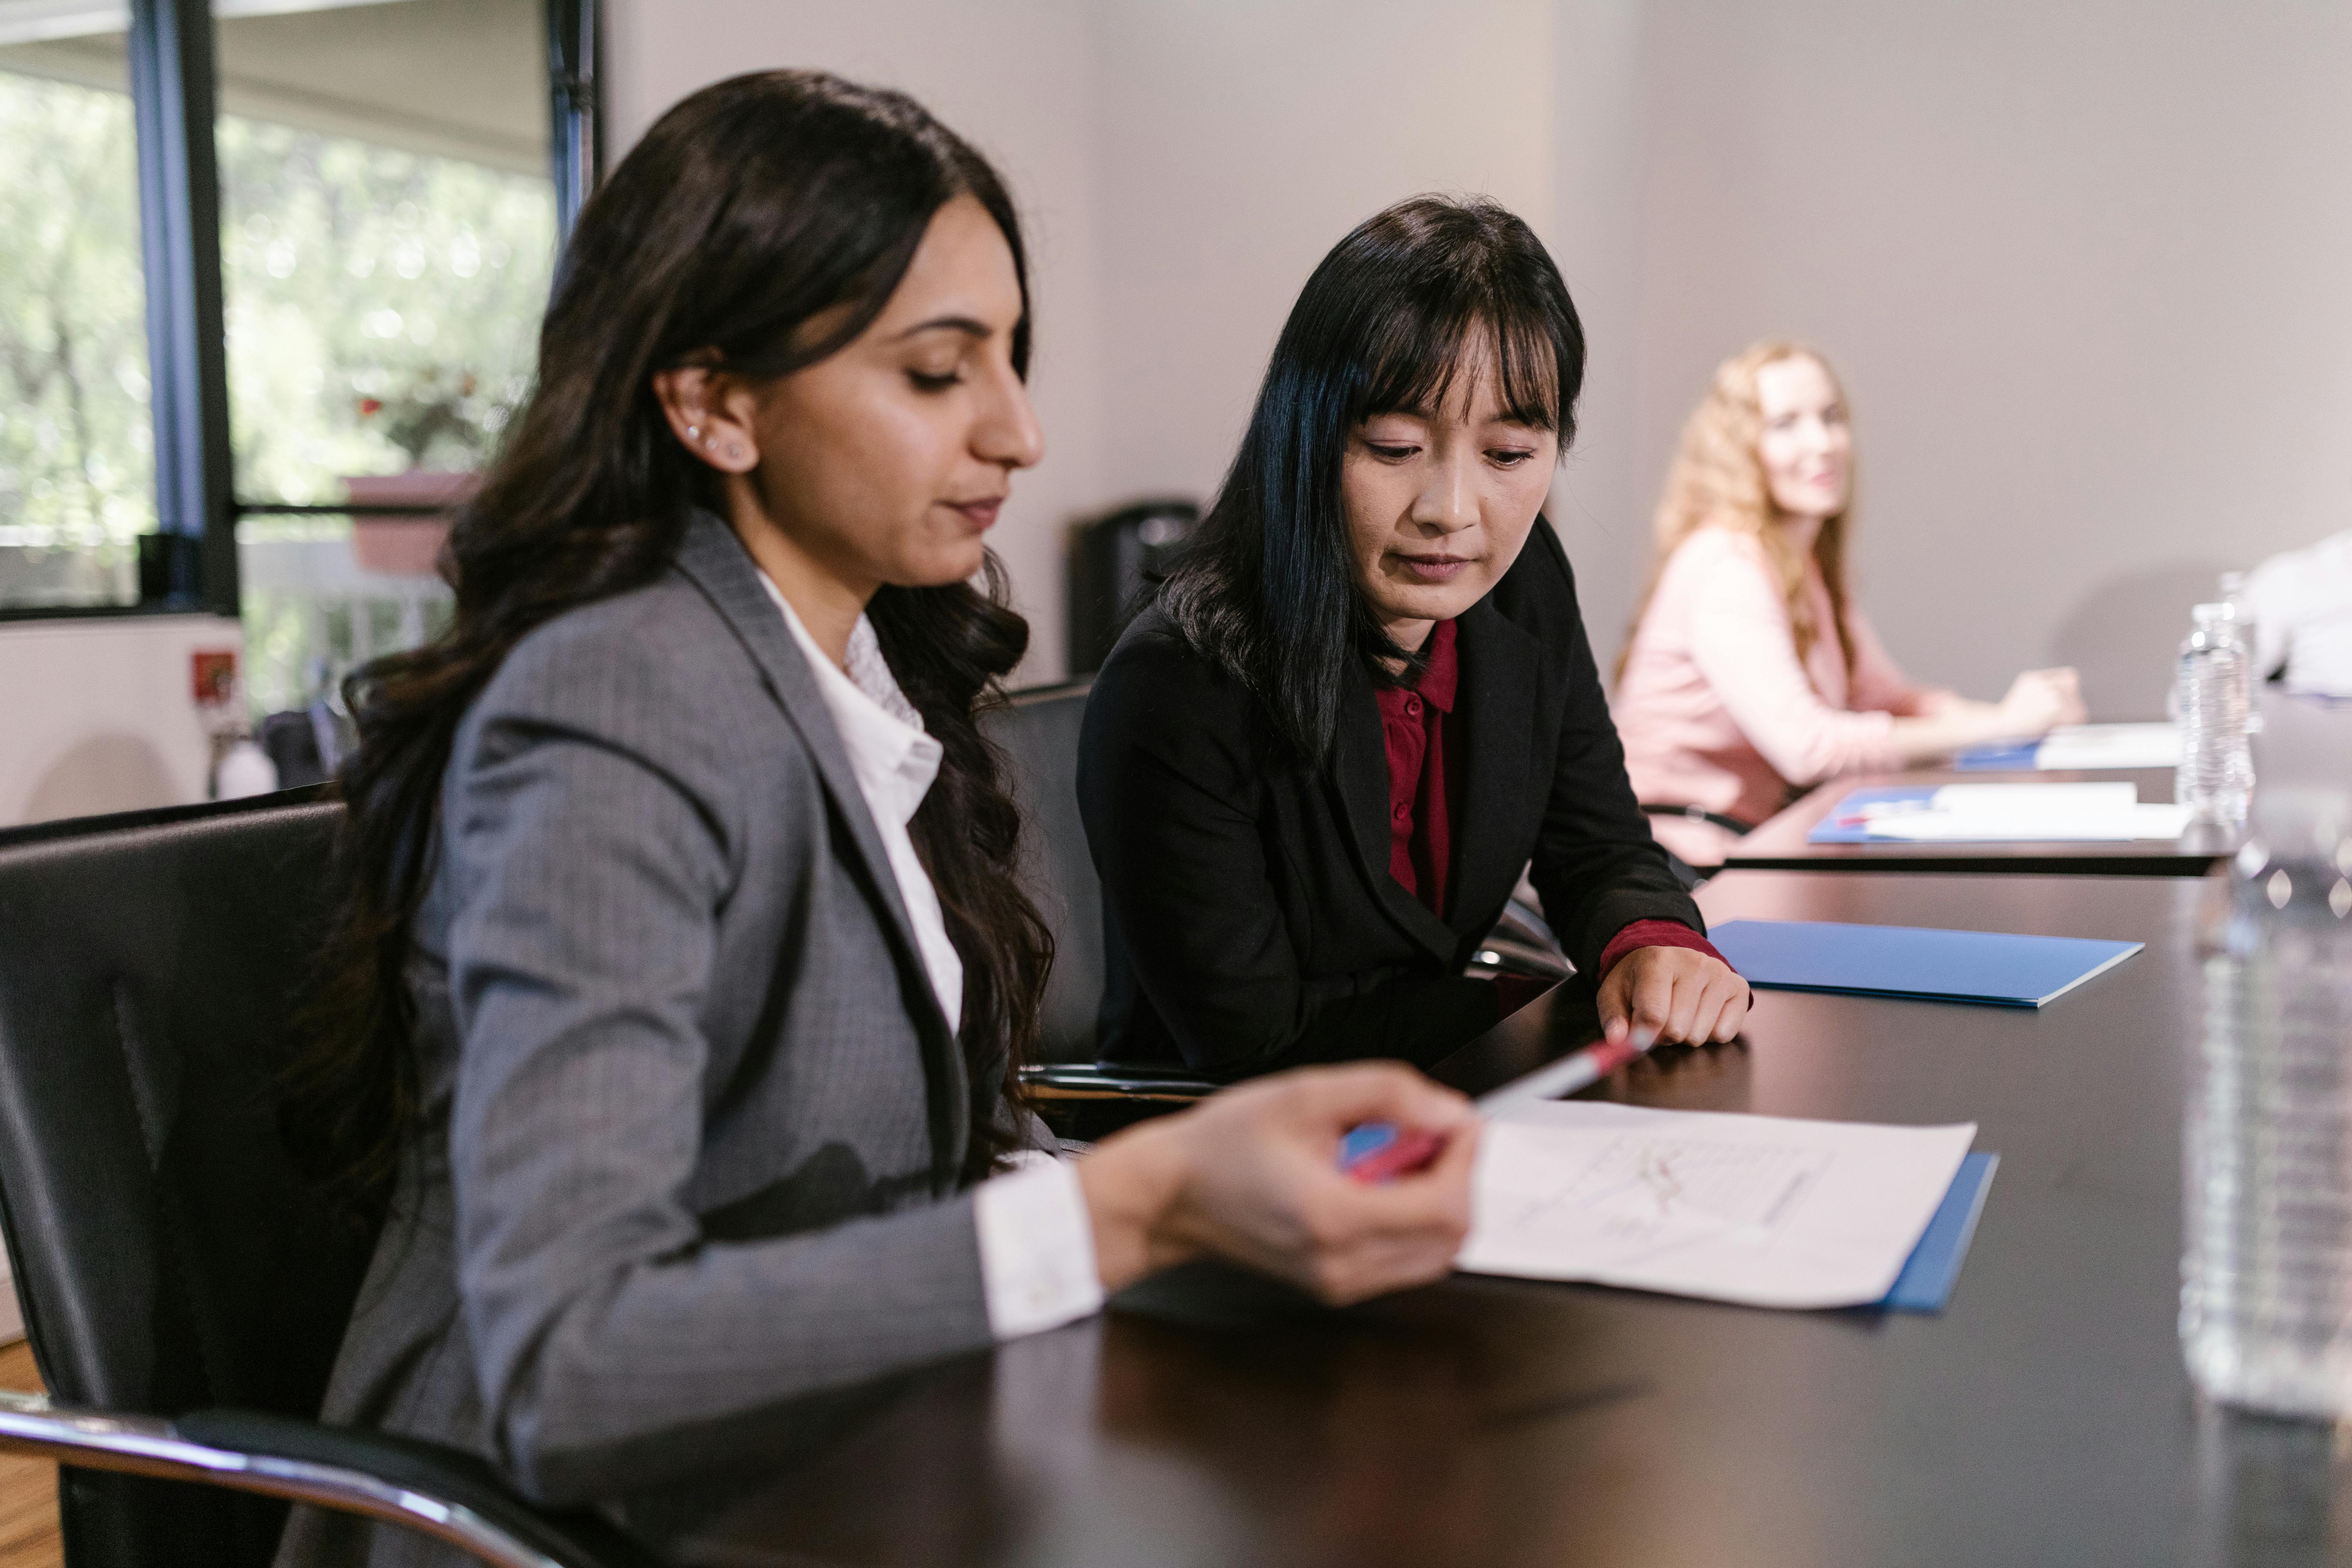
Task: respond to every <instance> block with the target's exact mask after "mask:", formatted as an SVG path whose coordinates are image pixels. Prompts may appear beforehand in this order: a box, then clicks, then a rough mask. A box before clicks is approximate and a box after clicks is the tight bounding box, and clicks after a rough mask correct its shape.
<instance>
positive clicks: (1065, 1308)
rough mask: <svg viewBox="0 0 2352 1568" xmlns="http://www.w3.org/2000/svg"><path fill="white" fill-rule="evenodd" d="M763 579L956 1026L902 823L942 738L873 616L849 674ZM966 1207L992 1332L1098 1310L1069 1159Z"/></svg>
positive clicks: (938, 923) (978, 1191) (931, 915)
mask: <svg viewBox="0 0 2352 1568" xmlns="http://www.w3.org/2000/svg"><path fill="white" fill-rule="evenodd" d="M760 585H761V587H763V588H765V589H767V591H768V596H769V597H770V598H772V599H773V600H774V601H775V602H776V608H778V609H779V610H781V611H782V612H783V616H784V625H785V626H788V627H790V628H791V630H792V634H793V642H794V643H795V644H797V645H798V646H799V647H800V650H801V657H802V658H804V659H806V660H807V661H808V666H809V668H810V669H811V670H812V671H813V672H814V674H815V677H816V689H817V695H818V696H819V697H821V698H823V699H824V706H825V711H826V712H828V713H830V714H831V715H832V716H833V727H834V730H835V733H837V734H838V735H839V736H840V737H841V748H842V750H843V751H844V752H847V753H848V756H849V771H850V773H851V774H852V776H854V777H855V778H856V780H857V793H858V794H859V795H863V796H865V798H866V815H867V816H871V817H872V818H873V819H874V830H875V832H876V833H877V834H879V835H880V836H881V839H882V848H883V852H884V853H885V854H887V856H888V857H889V858H890V875H891V878H892V879H893V880H895V881H896V882H897V883H898V897H899V900H901V901H902V902H903V903H905V905H906V906H907V918H908V921H911V922H912V923H913V925H914V928H915V943H916V946H917V948H918V949H919V951H920V952H921V953H922V959H923V969H924V971H925V973H928V974H929V976H930V982H931V991H932V994H935V995H936V996H938V997H939V999H940V1012H941V1013H943V1014H945V1015H946V1016H947V1019H948V1023H949V1026H950V1028H952V1029H960V1028H961V1027H962V1025H963V960H962V958H961V956H960V955H959V954H958V953H957V952H956V950H955V944H954V943H953V942H950V941H949V940H948V927H947V919H946V917H945V916H944V915H943V914H941V913H940V895H939V889H936V888H934V887H933V886H932V885H931V879H930V876H929V873H927V872H926V871H925V870H924V869H923V863H922V861H921V859H920V858H918V857H917V855H916V854H915V841H914V839H913V838H912V837H910V836H909V835H908V831H907V825H908V823H910V822H912V821H913V820H914V817H915V811H916V808H917V807H919V806H920V805H922V804H923V796H924V795H928V794H929V793H930V788H931V784H932V783H933V782H934V781H935V780H937V779H938V777H939V776H940V756H941V754H942V753H941V752H940V743H939V742H938V741H936V740H934V739H933V738H932V737H931V736H930V735H929V734H927V733H925V732H924V730H923V716H922V715H921V714H920V713H919V712H917V711H916V710H915V705H914V704H913V703H911V702H909V701H908V700H907V694H906V693H905V692H903V691H901V690H900V689H898V677H896V676H894V675H892V674H891V673H890V665H889V661H888V660H887V659H885V658H883V657H882V643H881V639H880V638H878V637H876V636H875V634H874V624H873V623H872V622H871V621H869V620H867V619H866V617H865V616H858V617H857V625H856V626H853V627H852V628H851V629H850V633H849V648H848V661H847V662H848V665H849V668H848V670H847V671H846V672H844V671H843V669H842V668H841V667H840V666H839V665H836V664H835V663H834V662H833V660H832V659H831V658H828V657H827V656H826V654H825V651H824V649H823V648H821V647H817V644H816V639H815V638H814V637H811V636H810V635H809V630H808V628H807V627H806V626H803V625H802V624H801V618H800V616H798V615H796V614H794V613H793V606H792V601H790V600H789V599H786V598H785V597H784V595H783V593H782V590H781V589H779V588H778V587H777V586H776V584H774V583H773V582H772V581H771V580H770V578H769V576H768V574H766V573H765V572H762V573H761V574H760ZM972 1213H973V1223H974V1225H975V1226H977V1228H978V1230H979V1233H980V1273H981V1280H982V1288H983V1290H984V1292H985V1294H986V1297H987V1300H988V1323H989V1328H990V1330H991V1331H992V1332H994V1334H995V1335H996V1337H997V1338H998V1339H1001V1340H1005V1339H1014V1338H1017V1337H1019V1336H1020V1335H1023V1334H1034V1333H1037V1332H1039V1331H1042V1330H1045V1329H1051V1328H1058V1327H1059V1326H1060V1325H1062V1324H1064V1323H1067V1322H1071V1321H1075V1320H1076V1319H1079V1318H1083V1317H1087V1316H1088V1315H1090V1314H1092V1313H1094V1312H1097V1311H1099V1310H1101V1308H1102V1300H1103V1297H1102V1280H1101V1276H1100V1275H1099V1273H1098V1272H1097V1269H1096V1266H1095V1239H1094V1222H1093V1220H1092V1218H1091V1217H1089V1215H1088V1214H1087V1200H1086V1194H1085V1192H1084V1191H1083V1190H1082V1189H1081V1188H1080V1187H1079V1185H1078V1176H1077V1173H1076V1171H1074V1170H1073V1169H1071V1167H1070V1165H1069V1163H1068V1162H1066V1161H1063V1160H1055V1159H1052V1158H1048V1157H1044V1156H1040V1157H1038V1158H1035V1159H1032V1160H1029V1161H1026V1162H1025V1163H1024V1164H1023V1165H1022V1167H1021V1168H1020V1169H1019V1170H1016V1171H1013V1172H1010V1173H1006V1174H1004V1175H1001V1176H994V1177H991V1178H990V1179H989V1180H987V1181H985V1182H982V1183H981V1184H980V1185H979V1186H978V1187H976V1188H974V1189H973V1192H972Z"/></svg>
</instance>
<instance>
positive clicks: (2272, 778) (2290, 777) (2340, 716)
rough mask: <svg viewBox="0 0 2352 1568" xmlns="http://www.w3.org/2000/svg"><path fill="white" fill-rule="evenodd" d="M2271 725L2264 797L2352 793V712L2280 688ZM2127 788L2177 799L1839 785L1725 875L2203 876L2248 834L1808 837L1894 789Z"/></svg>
mask: <svg viewBox="0 0 2352 1568" xmlns="http://www.w3.org/2000/svg"><path fill="white" fill-rule="evenodd" d="M2260 706H2261V709H2262V712H2263V731H2262V732H2261V733H2259V734H2257V735H2256V736H2255V737H2254V777H2255V781H2256V786H2255V787H2256V792H2257V796H2258V797H2259V794H2260V792H2261V791H2262V790H2263V789H2265V788H2270V789H2275V788H2279V787H2282V786H2301V785H2319V786H2323V787H2328V788H2334V789H2339V790H2340V789H2347V788H2352V708H2346V707H2340V706H2330V705H2328V704H2326V703H2325V702H2323V701H2320V700H2315V699H2311V698H2303V697H2290V696H2288V695H2287V694H2286V693H2285V692H2284V691H2283V690H2280V689H2276V688H2271V689H2265V690H2264V691H2263V695H2262V699H2261V703H2260ZM2088 781H2105V782H2110V783H2113V782H2122V781H2129V782H2130V783H2132V784H2137V786H2138V788H2139V798H2140V799H2142V800H2144V801H2169V800H2170V799H2172V784H2173V775H2172V771H2171V770H2170V769H2168V768H2129V769H2115V770H2109V771H2105V772H2099V773H2073V772H2052V773H2005V772H2004V773H1996V772H1985V773H1958V772H1955V771H1952V770H1949V769H1921V770H1917V771H1914V772H1910V773H1856V774H1852V775H1849V776H1847V777H1844V778H1838V779H1832V780H1831V781H1830V782H1829V783H1827V784H1822V786H1821V787H1820V788H1818V789H1815V790H1812V791H1811V792H1810V793H1808V794H1807V795H1804V796H1803V797H1802V798H1801V799H1800V800H1798V801H1796V802H1795V803H1793V804H1792V805H1790V806H1788V807H1787V808H1786V809H1785V810H1782V811H1780V812H1779V813H1778V814H1776V815H1775V816H1772V817H1770V818H1769V819H1768V820H1766V821H1764V822H1761V823H1759V824H1758V825H1757V826H1756V829H1755V831H1753V832H1752V833H1749V834H1748V836H1747V837H1744V838H1741V839H1739V840H1738V841H1737V842H1736V843H1735V844H1734V845H1733V847H1732V848H1731V850H1730V852H1729V853H1728V854H1727V855H1726V856H1725V857H1724V862H1723V863H1724V867H1725V868H1726V869H1727V870H1730V869H1737V870H1759V871H1763V870H1777V871H1937V872H1945V871H1959V872H1971V871H1974V872H1988V871H2000V872H2008V873H2011V874H2014V875H2021V876H2052V875H2058V876H2065V875H2077V876H2079V875H2086V874H2087V875H2097V876H2143V877H2197V876H2202V875H2203V874H2204V873H2205V871H2206V869H2207V868H2209V867H2210V866H2211V865H2212V864H2213V863H2214V862H2215V861H2216V860H2219V859H2221V858H2222V857H2223V856H2226V855H2228V854H2230V853H2231V852H2232V851H2234V850H2235V849H2236V848H2237V847H2238V844H2239V843H2240V842H2241V837H2242V836H2240V835H2237V834H2234V833H2229V832H2225V831H2223V830H2221V829H2219V828H2215V827H2212V826H2199V827H2192V828H2190V829H2189V832H2188V833H2186V834H2184V835H2183V836H2182V837H2180V838H2179V839H2177V840H2170V841H2166V840H2155V839H2139V840H2134V841H2128V842H2123V843H2105V844H1906V843H1901V842H1898V841H1895V840H1888V841H1885V842H1882V843H1876V844H1811V843H1808V842H1807V841H1806V836H1807V835H1808V834H1810V833H1811V832H1812V830H1813V828H1814V827H1815V826H1817V825H1818V824H1819V823H1820V822H1821V820H1822V818H1823V817H1825V816H1829V814H1830V812H1831V811H1832V809H1833V808H1834V807H1835V806H1836V805H1837V804H1838V802H1840V801H1842V800H1843V799H1844V798H1845V797H1846V796H1847V795H1850V794H1852V793H1853V791H1855V790H1858V789H1870V788H1876V787H1879V786H1882V785H1889V784H1898V785H1899V784H2004V783H2007V784H2074V783H2083V782H2088Z"/></svg>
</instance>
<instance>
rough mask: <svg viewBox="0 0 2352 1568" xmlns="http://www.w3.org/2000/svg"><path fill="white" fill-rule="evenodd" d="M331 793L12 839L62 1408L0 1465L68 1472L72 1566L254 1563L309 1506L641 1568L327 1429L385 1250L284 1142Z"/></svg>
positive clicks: (618, 1550) (16, 993)
mask: <svg viewBox="0 0 2352 1568" xmlns="http://www.w3.org/2000/svg"><path fill="white" fill-rule="evenodd" d="M320 793H321V792H320V791H316V790H312V791H301V792H294V793H293V795H290V796H289V795H279V796H270V797H264V799H263V800H262V801H260V802H238V803H232V804H229V805H219V806H195V807H188V808H184V809H180V810H172V811H163V812H145V813H138V814H132V815H131V816H121V817H100V818H91V819H88V820H86V821H83V822H78V823H67V824H59V825H54V826H42V827H36V828H26V829H15V830H11V831H8V832H0V1217H5V1224H6V1228H7V1238H8V1257H9V1261H10V1263H11V1265H12V1267H13V1269H14V1272H15V1275H16V1290H17V1294H18V1296H19V1298H20V1300H21V1301H22V1303H23V1307H24V1313H25V1326H26V1331H27V1333H28V1335H29V1337H30V1338H31V1340H32V1345H33V1355H34V1359H35V1360H36V1361H37V1363H39V1365H40V1369H41V1376H42V1380H43V1382H44V1383H45V1384H47V1387H48V1389H49V1391H50V1392H49V1394H48V1395H47V1396H42V1395H38V1394H0V1448H5V1449H8V1450H12V1451H16V1452H19V1453H27V1454H33V1455H36V1456H38V1457H41V1458H50V1459H55V1460H57V1461H58V1463H59V1464H60V1465H61V1466H63V1467H65V1468H61V1469H60V1470H59V1471H58V1511H59V1515H60V1521H61V1523H62V1526H63V1531H64V1536H65V1548H66V1560H67V1563H68V1565H69V1568H188V1565H191V1564H205V1565H208V1568H209V1565H214V1564H218V1565H222V1568H247V1565H259V1564H263V1563H268V1561H269V1559H270V1556H271V1554H272V1552H274V1551H275V1550H276V1545H277V1541H278V1533H279V1531H280V1530H281V1528H282V1525H283V1521H284V1518H285V1512H286V1502H285V1500H289V1499H291V1500H302V1501H308V1502H314V1503H318V1504H320V1505H323V1506H326V1507H330V1508H335V1509H341V1510H348V1511H352V1512H357V1513H362V1514H367V1515H371V1516H373V1517H375V1518H378V1519H384V1520H391V1521H395V1522H398V1523H401V1524H404V1525H407V1526H409V1527H411V1528H415V1529H419V1530H424V1531H428V1532H430V1533H432V1534H434V1535H436V1536H439V1537H440V1538H442V1539H443V1540H445V1541H447V1542H451V1543H453V1544H455V1545H457V1546H458V1547H460V1548H463V1549H465V1550H467V1551H468V1552H472V1553H473V1554H474V1555H476V1556H477V1557H478V1558H480V1559H482V1560H483V1561H486V1562H488V1563H495V1564H499V1565H500V1568H524V1565H526V1564H528V1565H530V1568H644V1565H646V1564H647V1563H650V1559H649V1558H648V1557H647V1556H646V1554H645V1553H643V1552H641V1551H640V1550H639V1549H637V1548H636V1547H635V1546H634V1545H633V1544H632V1543H631V1542H628V1541H627V1540H626V1539H625V1538H624V1537H623V1536H622V1535H621V1534H620V1533H619V1532H618V1531H615V1530H614V1529H613V1528H612V1527H611V1526H610V1525H608V1524H607V1523H606V1522H605V1521H603V1520H602V1519H601V1518H597V1517H593V1516H589V1515H582V1514H564V1515H558V1514H552V1513H549V1512H544V1511H541V1510H537V1509H534V1508H532V1507H531V1506H530V1505H529V1504H528V1503H526V1502H525V1501H524V1500H521V1499H520V1497H519V1496H517V1495H516V1494H515V1493H514V1492H513V1491H511V1490H510V1489H509V1488H508V1487H507V1486H506V1485H505V1483H504V1482H503V1481H502V1480H501V1479H500V1478H499V1476H498V1474H497V1473H496V1472H495V1471H494V1470H493V1469H492V1468H490V1467H489V1466H488V1465H487V1464H484V1463H483V1462H482V1461H481V1460H479V1459H478V1458H474V1457H473V1456H470V1455H467V1454H464V1453H461V1452H458V1451H457V1450H455V1449H448V1448H443V1447H439V1446H437V1445H434V1444H429V1443H419V1442H411V1441H405V1440H402V1439H397V1438H390V1437H385V1436H379V1435H376V1434H373V1433H366V1432H358V1431H346V1430H339V1429H334V1428H329V1427H325V1426H320V1425H318V1424H317V1423H316V1422H314V1421H313V1420H311V1419H310V1417H311V1416H312V1415H315V1413H316V1412H317V1410H318V1408H319V1404H320V1398H321V1396H322V1394H324V1392H325V1388H326V1381H327V1374H328V1371H329V1369H330V1367H331V1365H332V1363H333V1360H334V1355H335V1351H336V1347H337V1345H338V1344H339V1343H340V1342H341V1338H342V1333H343V1328H344V1325H345V1323H346V1321H348V1319H349V1318H350V1315H351V1309H352V1299H353V1297H354V1295H355V1294H356V1292H357V1290H358V1287H359V1282H360V1277H361V1273H362V1270H363V1269H364V1268H365V1267H366V1263H367V1258H368V1255H369V1252H370V1250H371V1248H372V1247H373V1237H372V1236H370V1235H368V1234H365V1233H364V1231H363V1230H362V1228H361V1227H358V1226H352V1225H350V1224H348V1223H345V1222H342V1221H340V1220H339V1219H337V1218H336V1217H335V1216H333V1215H331V1214H330V1213H329V1212H328V1211H327V1210H326V1208H325V1207H324V1206H323V1205H321V1204H320V1201H319V1200H318V1199H317V1198H316V1197H315V1195H314V1194H312V1193H311V1192H310V1189H309V1188H308V1187H307V1186H306V1185H305V1184H303V1182H302V1181H301V1180H300V1179H299V1177H298V1176H297V1174H296V1173H295V1172H294V1171H293V1170H292V1168H291V1167H290V1165H289V1163H288V1162H287V1160H286V1157H285V1155H284V1153H283V1152H282V1151H281V1148H280V1145H279V1142H278V1132H277V1125H276V1093H275V1088H274V1085H275V1081H276V1075H277V1073H278V1068H279V1066H280V1064H281V1063H282V1062H283V1061H284V1059H285V1055H286V1052H287V1050H288V1048H289V1044H290V1037H291V1033H292V1031H291V1025H290V1013H291V1008H292V1005H293V1001H294V997H295V994H296V991H297V988H298V985H299V980H300V977H301V975H302V974H303V973H304V969H305V966H306V964H307V963H308V961H309V959H310V955H311V953H312V951H313V948H314V946H315V943H316V941H317V937H318V934H319V932H320V930H321V929H322V922H323V920H324V917H325V914H326V910H327V908H328V906H329V903H330V901H331V897H332V889H331V881H330V878H329V853H330V847H331V840H332V838H333V835H334V831H335V826H336V824H337V822H338V820H339V818H340V817H341V806H339V805H333V804H331V803H330V802H328V801H325V800H323V799H322V798H320ZM191 1482H193V1483H196V1484H194V1485H191V1484H188V1483H191Z"/></svg>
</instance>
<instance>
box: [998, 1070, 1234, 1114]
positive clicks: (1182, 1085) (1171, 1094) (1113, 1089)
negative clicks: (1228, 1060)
mask: <svg viewBox="0 0 2352 1568" xmlns="http://www.w3.org/2000/svg"><path fill="white" fill-rule="evenodd" d="M1021 1087H1022V1088H1024V1089H1027V1090H1028V1091H1029V1092H1030V1093H1031V1094H1032V1095H1034V1096H1037V1097H1039V1098H1042V1099H1046V1100H1106V1099H1108V1100H1171V1101H1177V1102H1181V1103H1185V1104H1190V1103H1191V1102H1192V1101H1193V1100H1200V1099H1202V1098H1204V1097H1206V1096H1208V1095H1212V1094H1214V1093H1215V1092H1216V1091H1217V1090H1218V1089H1221V1088H1223V1085H1222V1084H1220V1083H1218V1082H1217V1080H1216V1079H1208V1078H1202V1077H1200V1076H1198V1075H1197V1074H1193V1073H1182V1072H1165V1071H1155V1070H1154V1069H1152V1068H1119V1067H1101V1066H1097V1064H1095V1063H1093V1062H1041V1063H1038V1064H1036V1065H1035V1066H1032V1067H1024V1068H1022V1069H1021Z"/></svg>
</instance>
